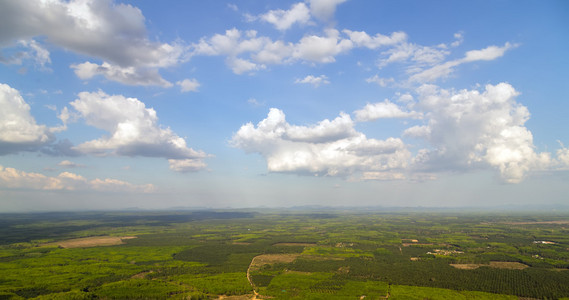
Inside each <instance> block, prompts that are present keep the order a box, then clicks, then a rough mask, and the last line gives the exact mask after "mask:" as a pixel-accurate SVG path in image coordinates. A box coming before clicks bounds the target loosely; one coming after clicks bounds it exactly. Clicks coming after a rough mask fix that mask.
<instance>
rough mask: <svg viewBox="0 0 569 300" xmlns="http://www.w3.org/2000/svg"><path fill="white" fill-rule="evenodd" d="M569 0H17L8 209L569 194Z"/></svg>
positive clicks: (9, 39)
mask: <svg viewBox="0 0 569 300" xmlns="http://www.w3.org/2000/svg"><path fill="white" fill-rule="evenodd" d="M568 15H569V4H567V2H566V1H546V2H543V1H541V2H536V1H476V2H464V1H431V2H429V1H357V0H347V1H344V0H308V1H305V2H302V1H299V2H298V1H263V2H259V1H233V2H232V1H228V2H224V1H197V2H196V1H160V2H159V3H158V2H156V1H130V2H129V1H111V0H104V1H94V0H91V1H90V0H77V1H62V0H45V1H40V0H37V1H17V0H14V1H12V0H8V1H2V3H1V4H0V107H1V108H2V109H1V111H0V203H1V206H0V207H1V208H0V210H1V211H6V212H9V211H30V210H40V211H45V210H51V211H53V210H76V209H122V208H133V207H137V208H143V209H153V208H159V209H164V208H171V207H216V208H219V207H257V206H268V207H273V206H276V207H288V206H298V205H327V206H328V205H329V206H376V205H378V206H450V207H457V206H496V205H528V204H532V205H535V204H538V205H541V204H544V205H554V204H566V203H567V197H566V195H567V194H569V188H568V187H567V184H566V183H567V182H568V180H569V173H568V169H569V149H568V148H567V145H569V133H568V131H567V128H569V120H568V119H567V118H566V115H567V113H568V112H569V107H568V103H569V101H568V100H569V92H567V89H566V85H567V83H568V82H569V72H568V71H567V70H568V67H569V58H568V57H569V56H568V55H567V53H569V18H567V16H568Z"/></svg>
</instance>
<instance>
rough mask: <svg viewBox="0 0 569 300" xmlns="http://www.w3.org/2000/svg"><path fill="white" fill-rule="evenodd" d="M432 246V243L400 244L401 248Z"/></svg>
mask: <svg viewBox="0 0 569 300" xmlns="http://www.w3.org/2000/svg"><path fill="white" fill-rule="evenodd" d="M432 245H434V244H432V243H421V244H419V243H401V246H403V247H409V246H432Z"/></svg>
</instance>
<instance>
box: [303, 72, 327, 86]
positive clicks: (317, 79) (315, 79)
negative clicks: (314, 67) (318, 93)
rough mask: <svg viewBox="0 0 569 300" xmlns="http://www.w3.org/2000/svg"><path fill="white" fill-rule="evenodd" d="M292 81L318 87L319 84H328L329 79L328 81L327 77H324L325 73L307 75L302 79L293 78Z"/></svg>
mask: <svg viewBox="0 0 569 300" xmlns="http://www.w3.org/2000/svg"><path fill="white" fill-rule="evenodd" d="M294 83H304V84H312V85H313V86H314V87H319V86H320V85H321V84H329V83H330V81H328V77H326V75H320V76H314V75H308V76H306V77H304V78H303V79H297V80H295V81H294Z"/></svg>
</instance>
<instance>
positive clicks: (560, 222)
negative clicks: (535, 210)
mask: <svg viewBox="0 0 569 300" xmlns="http://www.w3.org/2000/svg"><path fill="white" fill-rule="evenodd" d="M502 224H508V225H532V224H560V225H567V224H569V220H558V221H534V222H502Z"/></svg>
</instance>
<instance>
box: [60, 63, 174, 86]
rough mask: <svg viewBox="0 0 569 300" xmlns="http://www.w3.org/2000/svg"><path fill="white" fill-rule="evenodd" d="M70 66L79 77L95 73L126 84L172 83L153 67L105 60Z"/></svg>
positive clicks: (86, 76)
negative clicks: (130, 65) (132, 65)
mask: <svg viewBox="0 0 569 300" xmlns="http://www.w3.org/2000/svg"><path fill="white" fill-rule="evenodd" d="M71 68H72V69H74V70H75V71H74V72H75V75H77V77H79V78H81V79H91V78H93V77H95V76H97V75H102V76H104V77H105V78H106V79H108V80H112V81H116V82H120V83H122V84H126V85H142V86H147V85H148V86H150V85H155V86H161V87H171V86H172V83H170V82H168V81H167V80H165V79H164V78H162V76H160V74H159V73H158V70H157V69H154V68H135V67H120V66H116V65H111V64H109V63H107V62H103V63H102V64H101V65H98V64H95V63H91V62H84V63H82V64H77V65H75V64H74V65H71Z"/></svg>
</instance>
